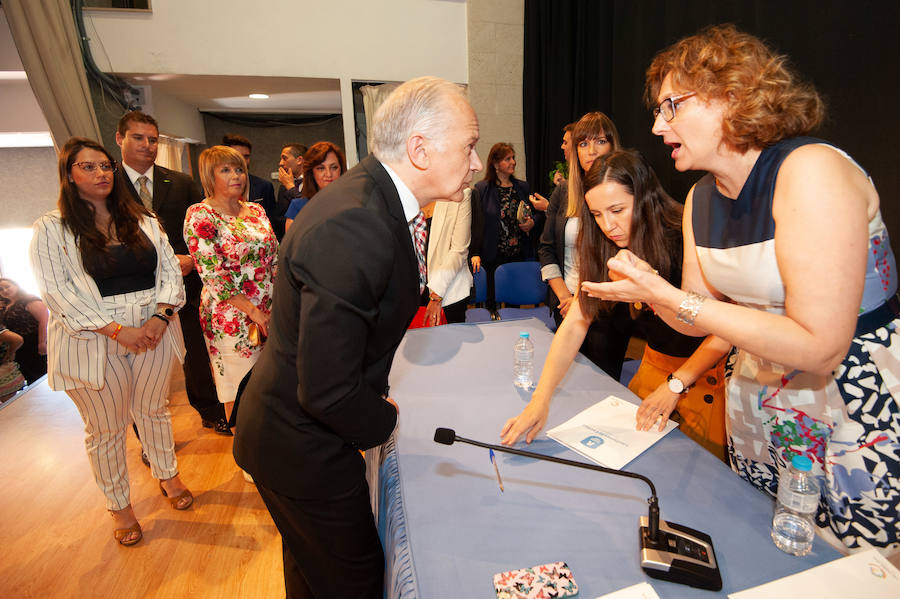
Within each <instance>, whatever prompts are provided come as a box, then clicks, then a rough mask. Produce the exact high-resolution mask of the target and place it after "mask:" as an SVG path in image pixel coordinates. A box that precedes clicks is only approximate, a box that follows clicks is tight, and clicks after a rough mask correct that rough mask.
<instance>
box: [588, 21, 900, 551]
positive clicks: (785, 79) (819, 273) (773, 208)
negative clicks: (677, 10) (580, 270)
mask: <svg viewBox="0 0 900 599" xmlns="http://www.w3.org/2000/svg"><path fill="white" fill-rule="evenodd" d="M785 62H786V59H785V57H783V56H778V55H776V54H774V53H773V52H772V51H771V50H770V49H769V48H767V47H766V46H765V45H764V44H763V43H762V42H761V41H760V40H758V39H756V38H755V37H753V36H750V35H747V34H744V33H741V32H739V31H737V30H736V29H735V28H734V27H732V26H722V27H712V28H709V29H706V30H704V31H703V32H701V33H699V34H697V35H694V36H691V37H688V38H685V39H683V40H681V41H680V42H678V43H677V44H675V45H674V46H672V47H671V48H669V49H667V50H665V51H663V52H661V53H660V54H658V55H657V56H656V58H654V60H653V63H652V64H651V66H650V68H649V69H648V71H647V83H646V99H647V101H648V103H649V104H650V105H651V106H653V107H654V108H655V110H654V112H655V113H656V119H655V121H654V124H653V132H654V133H655V134H657V135H660V136H662V138H663V141H664V142H665V143H666V144H667V145H669V146H671V147H672V158H673V159H674V161H675V168H676V169H678V170H680V171H684V170H706V171H708V174H707V175H706V176H705V177H704V178H703V179H701V180H700V181H699V182H698V183H697V184H696V185H695V186H694V187H693V188H692V189H691V191H690V193H689V194H688V198H687V202H686V204H685V211H684V227H683V230H684V244H685V253H684V255H685V263H684V277H683V279H682V286H681V288H678V287H675V286H673V285H671V284H669V283H667V282H666V281H664V280H663V279H662V278H660V277H659V276H656V275H655V274H653V272H652V271H651V270H650V269H649V267H648V266H647V265H646V264H644V263H643V261H641V260H639V259H636V258H635V257H634V256H632V255H630V254H629V253H627V252H623V253H622V255H621V256H617V257H616V258H615V259H613V260H611V261H610V262H609V267H610V270H611V271H613V273H614V274H615V278H618V279H621V280H617V281H615V282H612V283H584V285H583V287H584V289H585V290H586V291H588V293H590V294H591V295H593V296H597V297H602V298H604V299H610V300H620V301H644V302H650V303H651V304H652V305H653V306H654V307H655V308H656V310H657V312H659V313H660V314H661V315H662V316H664V317H665V318H666V320H667V321H668V322H669V323H670V324H671V325H672V326H674V327H678V328H679V329H680V330H682V331H684V332H686V333H689V334H698V333H700V334H705V333H707V332H709V333H713V334H715V335H718V336H720V337H722V338H724V339H726V340H728V341H729V342H731V343H733V344H734V345H735V346H736V347H738V348H739V350H740V351H739V353H738V356H737V361H736V363H735V365H734V372H733V375H732V376H731V377H730V380H729V382H728V386H727V397H728V415H729V419H730V420H729V430H728V433H729V448H728V449H729V457H730V459H731V465H732V468H733V469H734V470H735V472H737V473H738V474H739V475H740V476H741V477H743V478H744V479H746V480H747V481H749V482H750V483H751V484H753V485H754V486H756V487H758V488H760V489H762V490H764V491H766V492H768V493H770V494H772V495H774V494H775V493H776V489H777V486H778V475H779V469H780V468H782V467H784V465H785V464H786V463H788V462H790V460H791V458H792V457H793V456H794V455H797V454H803V455H806V456H808V457H809V458H811V459H812V460H813V464H814V471H815V472H816V473H817V474H818V475H819V477H820V479H821V480H822V482H823V484H822V495H821V498H820V502H819V513H818V516H817V521H818V525H819V526H820V527H821V529H820V533H825V534H824V536H825V537H826V538H828V539H829V540H832V541H834V538H833V537H835V536H836V537H837V539H840V541H841V542H842V543H843V545H842V547H843V548H845V549H857V548H860V547H864V546H866V545H875V546H880V547H895V548H896V547H897V546H900V521H898V515H897V507H898V504H900V458H898V452H897V448H898V446H900V405H898V401H897V397H898V393H900V388H898V384H897V367H896V364H897V363H898V362H897V360H898V359H900V338H898V331H897V327H898V325H900V319H898V317H897V316H898V314H900V310H898V308H900V303H898V301H897V297H896V292H897V274H896V265H895V261H894V256H893V252H892V251H891V248H890V242H889V239H888V235H887V230H886V229H885V226H884V223H883V222H882V220H881V215H880V211H879V197H878V192H877V191H876V190H875V187H874V185H873V183H872V181H871V180H870V179H869V177H868V176H867V175H866V173H865V171H863V170H862V168H861V167H860V166H859V165H858V164H856V163H855V162H853V160H852V159H851V158H850V157H849V156H848V155H847V154H846V153H845V152H843V151H841V150H840V149H838V148H837V147H835V146H833V145H831V144H829V143H828V142H825V141H822V140H818V139H814V138H808V137H802V136H803V135H806V134H807V133H808V132H810V131H812V130H813V129H815V128H816V127H817V126H818V125H819V123H820V121H821V120H822V117H823V113H824V110H823V106H822V102H821V100H820V99H819V96H818V95H817V93H816V92H815V90H814V89H813V88H812V87H811V86H808V85H804V84H801V83H799V82H798V81H797V78H796V76H795V75H794V73H793V72H792V71H791V70H790V69H789V68H788V67H787V66H786V64H785Z"/></svg>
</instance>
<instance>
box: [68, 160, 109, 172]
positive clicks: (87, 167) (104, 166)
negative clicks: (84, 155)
mask: <svg viewBox="0 0 900 599" xmlns="http://www.w3.org/2000/svg"><path fill="white" fill-rule="evenodd" d="M74 166H77V167H78V168H80V169H81V170H83V171H84V172H86V173H93V172H94V171H96V170H97V169H98V168H99V169H100V170H101V171H103V172H104V173H114V172H116V164H115V163H114V162H76V163H75V164H74Z"/></svg>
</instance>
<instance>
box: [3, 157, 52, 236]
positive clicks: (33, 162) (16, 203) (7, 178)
mask: <svg viewBox="0 0 900 599" xmlns="http://www.w3.org/2000/svg"><path fill="white" fill-rule="evenodd" d="M58 197H59V177H58V176H57V174H56V150H54V149H53V148H0V229H4V228H7V227H30V226H31V225H32V223H34V221H35V220H37V218H38V217H39V216H40V215H42V214H43V213H45V212H47V211H48V210H53V209H54V208H56V199H57V198H58Z"/></svg>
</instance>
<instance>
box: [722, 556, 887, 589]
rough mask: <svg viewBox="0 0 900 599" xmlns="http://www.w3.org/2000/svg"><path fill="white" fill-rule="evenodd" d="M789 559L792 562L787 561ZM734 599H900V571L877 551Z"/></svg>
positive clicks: (764, 585)
mask: <svg viewBox="0 0 900 599" xmlns="http://www.w3.org/2000/svg"><path fill="white" fill-rule="evenodd" d="M785 559H789V558H787V557H785ZM728 597H729V598H730V599H762V598H765V599H771V597H815V598H816V599H831V598H834V599H848V598H850V597H864V598H865V599H897V597H900V570H897V568H895V567H894V566H893V565H892V564H891V563H890V562H888V561H887V559H885V558H884V557H883V556H882V555H881V554H880V553H878V551H877V550H875V549H869V550H868V551H863V552H862V553H855V554H853V555H849V556H847V557H842V558H840V559H836V560H834V561H833V562H828V563H827V564H822V565H821V566H816V567H815V568H810V569H809V570H804V571H803V572H799V573H797V574H793V575H791V576H786V577H784V578H780V579H778V580H775V581H773V582H767V583H766V584H762V585H760V586H758V587H753V588H751V589H747V590H745V591H739V592H737V593H730V594H729V595H728Z"/></svg>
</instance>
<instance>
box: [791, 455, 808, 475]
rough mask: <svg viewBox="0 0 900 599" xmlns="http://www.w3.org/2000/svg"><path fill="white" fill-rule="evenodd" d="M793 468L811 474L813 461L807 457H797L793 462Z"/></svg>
mask: <svg viewBox="0 0 900 599" xmlns="http://www.w3.org/2000/svg"><path fill="white" fill-rule="evenodd" d="M791 466H793V467H794V468H796V469H797V470H800V471H801V472H809V471H810V470H812V460H810V459H809V458H808V457H806V456H805V455H795V456H794V458H793V459H792V460H791Z"/></svg>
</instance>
